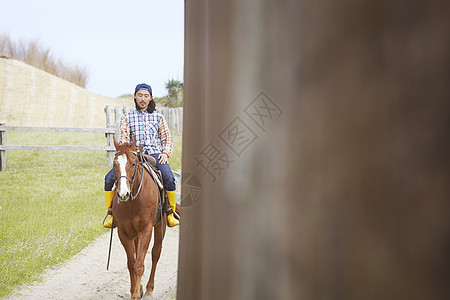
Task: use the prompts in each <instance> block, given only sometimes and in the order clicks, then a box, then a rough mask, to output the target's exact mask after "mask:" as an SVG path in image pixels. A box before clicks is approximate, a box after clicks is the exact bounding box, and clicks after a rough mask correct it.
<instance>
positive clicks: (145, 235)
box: [134, 224, 153, 299]
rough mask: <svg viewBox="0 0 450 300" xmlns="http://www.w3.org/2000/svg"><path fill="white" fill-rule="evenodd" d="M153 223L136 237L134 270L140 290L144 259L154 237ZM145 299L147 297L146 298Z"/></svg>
mask: <svg viewBox="0 0 450 300" xmlns="http://www.w3.org/2000/svg"><path fill="white" fill-rule="evenodd" d="M152 229H153V228H152V224H150V225H149V226H147V227H146V228H145V230H143V231H142V232H139V233H138V236H137V237H136V240H137V243H136V262H135V264H134V270H135V272H136V280H137V282H138V285H139V290H140V287H141V284H140V283H141V279H142V276H143V275H144V270H145V266H144V261H145V256H146V255H147V250H148V247H149V245H150V240H151V239H152ZM144 299H145V298H144Z"/></svg>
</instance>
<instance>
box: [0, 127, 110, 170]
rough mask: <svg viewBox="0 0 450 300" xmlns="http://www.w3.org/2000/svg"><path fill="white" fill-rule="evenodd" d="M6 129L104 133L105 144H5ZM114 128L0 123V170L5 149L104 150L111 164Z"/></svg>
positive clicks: (4, 156) (107, 162)
mask: <svg viewBox="0 0 450 300" xmlns="http://www.w3.org/2000/svg"><path fill="white" fill-rule="evenodd" d="M7 131H47V132H94V133H105V135H106V145H105V146H39V145H7V144H6V132H7ZM115 131H116V129H115V128H114V127H106V128H65V127H22V126H6V125H5V124H2V123H0V171H3V170H5V169H6V151H7V150H39V151H106V164H107V166H111V165H112V159H113V157H114V151H115V148H114V145H113V135H114V133H115Z"/></svg>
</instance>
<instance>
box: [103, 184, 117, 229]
mask: <svg viewBox="0 0 450 300" xmlns="http://www.w3.org/2000/svg"><path fill="white" fill-rule="evenodd" d="M114 193H115V192H114V191H105V204H106V209H108V210H109V209H110V208H111V203H112V199H113V197H114ZM112 222H113V217H112V216H111V215H107V216H106V217H105V220H103V227H105V228H111V227H112Z"/></svg>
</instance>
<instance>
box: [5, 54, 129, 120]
mask: <svg viewBox="0 0 450 300" xmlns="http://www.w3.org/2000/svg"><path fill="white" fill-rule="evenodd" d="M106 105H112V106H115V105H130V104H129V103H127V101H125V102H124V101H123V100H120V99H114V98H109V97H104V96H100V95H96V94H94V93H91V92H89V91H87V90H85V89H83V88H81V87H79V86H77V85H74V84H72V83H70V82H68V81H65V80H62V79H60V78H58V77H56V76H53V75H51V74H48V73H46V72H43V71H41V70H39V69H37V68H35V67H32V66H29V65H27V64H25V63H23V62H20V61H17V60H15V59H6V58H0V122H3V123H6V124H7V125H16V126H54V127H79V128H83V127H84V128H91V127H105V125H106V120H105V112H104V107H105V106H106Z"/></svg>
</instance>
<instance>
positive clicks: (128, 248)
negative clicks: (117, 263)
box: [117, 228, 140, 300]
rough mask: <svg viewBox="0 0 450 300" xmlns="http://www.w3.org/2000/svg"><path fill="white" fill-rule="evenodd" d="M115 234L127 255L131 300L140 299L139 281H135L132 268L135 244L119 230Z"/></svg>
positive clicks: (134, 258)
mask: <svg viewBox="0 0 450 300" xmlns="http://www.w3.org/2000/svg"><path fill="white" fill-rule="evenodd" d="M117 232H118V234H119V239H120V242H121V243H122V246H123V248H124V249H125V252H126V254H127V266H128V271H129V272H130V294H131V300H134V299H140V280H139V281H137V278H136V272H135V268H134V266H135V264H136V247H135V242H134V241H133V240H132V239H130V238H128V236H127V235H126V234H125V233H124V232H123V231H122V230H120V228H119V229H118V230H117ZM136 285H138V286H139V288H138V289H136ZM136 295H138V297H136Z"/></svg>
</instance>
